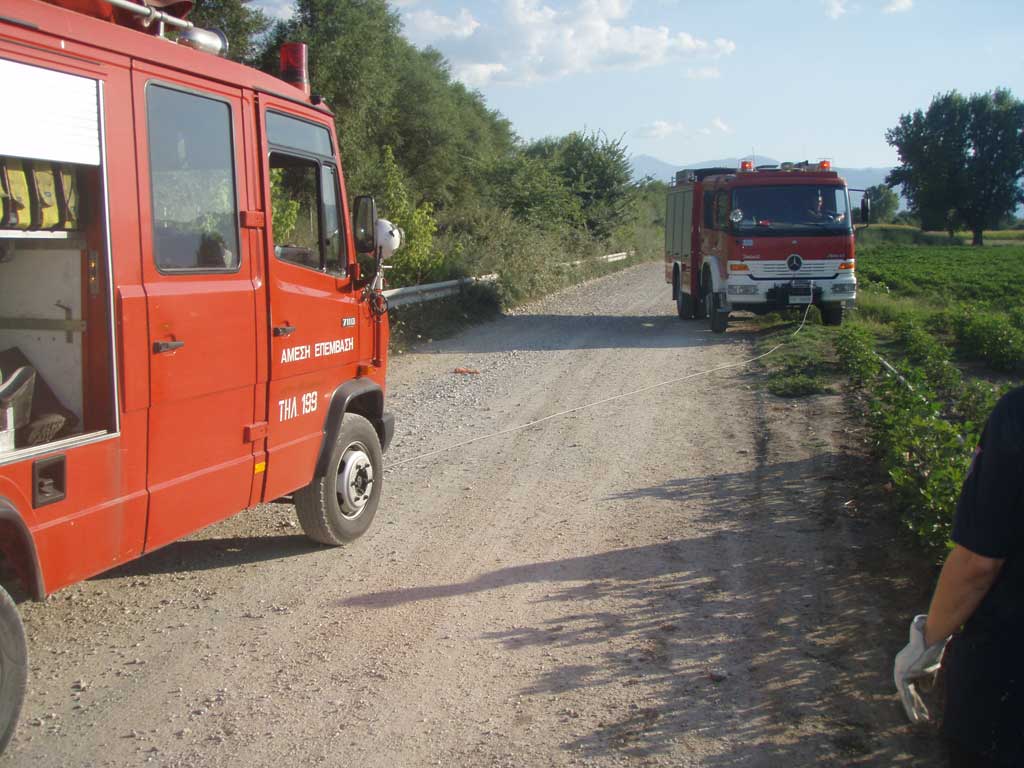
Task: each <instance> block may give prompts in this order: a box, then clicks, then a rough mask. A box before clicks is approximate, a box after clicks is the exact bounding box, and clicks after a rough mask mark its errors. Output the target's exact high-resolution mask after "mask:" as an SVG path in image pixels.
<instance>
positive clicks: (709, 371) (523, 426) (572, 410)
mask: <svg viewBox="0 0 1024 768" xmlns="http://www.w3.org/2000/svg"><path fill="white" fill-rule="evenodd" d="M810 310H811V305H810V304H808V305H807V309H805V310H804V316H803V318H802V319H801V320H800V325H798V326H797V329H796V330H795V331H793V333H791V334H790V335H789V337H788V338H787V339H786V340H785V341H783V342H781V343H780V344H776V345H775V346H774V347H772V348H771V349H769V350H768V351H767V352H763V353H762V354H760V355H757V357H751V358H749V359H748V360H741V361H740V362H737V363H726V364H725V365H718V366H715V367H714V368H708V369H707V370H706V371H697V372H696V373H688V374H686V375H685V376H679V377H677V378H674V379H669V380H668V381H661V382H658V383H657V384H649V385H648V386H646V387H640V389H634V390H633V391H631V392H623V393H622V394H619V395H612V396H611V397H606V398H604V399H602V400H595V401H594V402H592V403H587V404H586V405H578V406H576V407H575V408H569V409H568V410H565V411H559V412H558V413H552V414H550V415H549V416H544V417H543V418H540V419H536V420H534V421H531V422H528V423H526V424H520V425H519V426H516V427H509V428H508V429H502V430H499V431H498V432H492V433H490V434H489V435H481V436H479V437H474V438H470V439H469V440H463V441H462V442H461V443H455V444H454V445H447V446H445V447H444V448H438V449H437V450H434V451H427V452H426V453H421V454H420V455H419V456H412V457H411V458H408V459H402V460H401V461H396V462H394V463H392V464H389V465H388V466H387V467H385V469H384V471H385V472H389V471H391V470H392V469H394V468H395V467H400V466H402V465H403V464H409V463H411V462H414V461H420V460H422V459H428V458H430V457H431V456H437V455H438V454H441V453H447V452H448V451H454V450H455V449H456V448H463V447H465V446H467V445H472V444H473V443H479V442H480V441H482V440H490V439H491V438H494V437H501V436H502V435H509V434H512V433H513V432H521V431H522V430H524V429H529V428H530V427H535V426H537V425H538V424H543V423H544V422H545V421H551V420H552V419H558V418H561V417H562V416H568V415H570V414H573V413H577V412H579V411H583V410H586V409H587V408H594V407H596V406H598V405H604V404H605V403H611V402H613V401H615V400H621V399H623V398H625V397H633V396H634V395H639V394H640V393H642V392H650V391H651V390H652V389H659V388H661V387H667V386H670V385H672V384H678V383H680V382H683V381H689V380H690V379H696V378H699V377H701V376H710V375H711V374H712V373H717V372H719V371H727V370H729V369H731V368H743V367H745V366H747V365H750V364H752V363H756V362H757V361H758V360H763V359H764V358H766V357H768V355H770V354H772V353H773V352H775V351H776V350H778V349H780V348H781V347H784V346H785V345H786V342H787V341H789V339H791V338H793V336H796V335H797V334H798V333H800V331H802V330H803V327H804V325H805V324H806V323H807V314H808V313H809V312H810Z"/></svg>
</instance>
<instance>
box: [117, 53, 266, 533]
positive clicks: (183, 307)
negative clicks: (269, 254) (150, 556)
mask: <svg viewBox="0 0 1024 768" xmlns="http://www.w3.org/2000/svg"><path fill="white" fill-rule="evenodd" d="M133 92H134V105H135V121H136V139H137V147H138V149H137V152H138V167H139V174H138V180H139V212H140V224H141V253H142V279H143V287H144V290H145V294H146V309H147V316H148V322H149V338H148V344H149V348H148V350H147V351H148V356H149V367H150V382H151V383H150V408H149V455H148V461H147V478H148V484H149V491H150V511H149V519H148V525H147V532H146V549H147V550H148V549H152V548H154V547H158V546H160V545H162V544H165V543H167V542H169V541H172V540H174V539H176V538H178V537H180V536H182V535H184V534H186V533H188V532H190V531H193V530H196V529H198V528H200V527H202V526H204V525H207V524H208V523H211V522H214V521H216V520H219V519H221V518H223V517H225V516H227V515H229V514H232V513H234V512H237V511H239V510H241V509H244V508H245V507H246V506H248V504H249V498H250V490H251V488H252V483H253V463H254V462H253V454H252V444H251V443H249V442H247V437H248V436H247V435H246V427H247V426H249V425H251V424H252V423H253V422H254V395H255V385H256V339H255V322H256V321H255V291H256V284H255V281H254V279H253V264H252V259H251V258H249V255H248V254H247V253H245V252H243V251H242V249H241V248H240V243H244V242H246V241H245V240H243V239H242V238H241V237H240V231H239V213H238V212H239V210H245V209H246V207H247V200H246V199H245V198H246V194H247V191H246V189H247V185H246V184H244V183H241V182H240V180H239V178H238V174H239V172H240V169H244V168H245V165H244V156H243V154H242V146H243V142H242V135H243V129H242V121H241V104H242V101H241V93H240V92H239V91H237V90H234V89H231V88H229V87H227V86H220V85H214V84H211V83H209V82H207V81H203V80H200V79H198V78H189V77H185V76H182V75H181V74H180V73H176V72H175V73H171V72H164V71H162V70H160V69H159V68H156V67H150V66H148V65H146V66H144V67H139V66H137V67H136V69H135V72H134V74H133ZM243 172H244V171H243Z"/></svg>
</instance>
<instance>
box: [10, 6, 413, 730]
mask: <svg viewBox="0 0 1024 768" xmlns="http://www.w3.org/2000/svg"><path fill="white" fill-rule="evenodd" d="M90 3H91V4H92V5H95V6H97V7H106V6H105V5H104V1H103V0H54V4H47V3H44V2H40V0H5V3H4V10H3V15H2V16H0V79H2V81H3V82H4V84H5V85H4V97H3V100H4V103H5V109H4V118H3V120H2V121H0V558H2V559H0V566H2V569H3V570H2V572H3V575H4V584H5V586H6V587H11V589H12V591H15V593H16V594H17V593H18V592H20V593H22V594H26V595H28V596H31V597H33V598H35V599H43V598H44V597H45V596H46V595H48V594H50V593H52V592H54V591H55V590H58V589H60V588H62V587H64V586H66V585H69V584H72V583H74V582H76V581H79V580H82V579H86V578H88V577H90V576H92V575H94V574H97V573H99V572H101V571H104V570H107V569H109V568H112V567H114V566H116V565H118V564H120V563H124V562H126V561H128V560H131V559H133V558H136V557H139V556H140V555H142V554H144V553H147V552H150V551H152V550H154V549H156V548H158V547H161V546H164V545H165V544H168V543H170V542H172V541H174V540H176V539H178V538H180V537H182V536H185V535H187V534H189V533H191V532H193V531H196V530H198V529H200V528H202V527H204V526H207V525H209V524H211V523H213V522H216V521H218V520H221V519H223V518H225V517H227V516H229V515H231V514H233V513H235V512H237V511H239V510H242V509H244V508H246V507H250V506H253V505H255V504H257V503H259V502H261V501H268V500H273V499H276V498H279V497H281V496H283V495H286V494H294V500H295V504H296V508H297V511H298V516H299V520H300V522H301V524H302V527H303V529H304V530H305V532H306V533H307V534H308V535H309V536H310V537H312V538H313V539H315V540H316V541H318V542H322V543H325V544H332V545H337V544H340V543H341V542H344V541H347V540H351V539H354V538H356V537H358V536H359V535H360V534H362V533H363V532H364V531H365V530H366V529H367V527H368V526H369V524H370V522H371V520H372V519H373V516H374V512H375V510H376V508H377V505H378V502H379V499H380V494H381V483H382V477H383V472H382V469H383V467H382V452H383V451H384V450H385V449H386V448H387V445H388V442H389V440H390V438H391V434H392V431H393V420H392V418H391V417H390V416H389V414H387V413H386V412H385V410H384V386H385V368H386V360H387V345H388V324H387V317H386V302H385V301H384V300H383V297H382V296H381V295H380V290H379V289H380V288H381V287H382V281H381V280H380V279H379V274H380V272H379V268H380V262H381V261H382V260H383V259H384V258H386V257H387V256H388V255H389V254H388V251H389V250H390V249H391V247H392V246H393V245H394V242H393V238H388V242H387V244H386V247H385V244H383V243H382V247H381V248H380V249H378V248H377V229H378V221H377V220H376V211H375V208H374V206H373V201H372V199H370V198H358V199H357V200H356V201H353V208H354V209H355V210H354V212H353V213H354V215H353V216H352V217H350V207H349V199H348V197H347V195H346V190H345V185H344V183H343V176H342V168H341V163H340V160H339V154H338V142H337V138H336V136H335V131H334V119H333V116H332V114H331V112H330V110H329V109H328V108H327V106H326V105H324V104H322V103H319V100H318V99H317V98H316V97H311V96H310V95H309V91H308V80H307V79H306V77H305V73H304V71H303V69H302V64H303V61H304V56H303V50H304V47H303V48H300V49H296V48H295V47H289V48H288V49H287V50H286V51H283V55H282V59H283V63H284V64H285V65H286V67H285V69H286V70H287V71H288V72H289V73H290V77H289V79H290V82H284V81H282V80H280V79H277V78H274V77H271V76H269V75H266V74H264V73H261V72H257V71H255V70H253V69H250V68H248V67H244V66H242V65H240V64H236V63H234V62H231V61H228V60H226V59H224V58H221V57H219V56H217V55H213V54H212V53H211V51H215V50H216V49H217V45H218V39H219V38H218V36H217V35H215V34H212V33H209V32H206V31H204V30H197V29H195V28H194V27H191V25H188V24H187V22H184V21H182V20H181V19H176V18H173V17H171V16H170V15H169V14H167V13H164V12H159V11H157V10H155V9H154V8H151V7H149V6H145V5H138V6H135V9H134V10H133V9H132V8H131V7H129V6H133V5H135V4H134V3H132V2H131V0H117V2H115V3H113V5H114V6H117V7H118V8H119V9H121V10H119V11H118V12H119V13H128V14H129V15H130V16H131V17H132V18H134V17H136V16H142V17H143V18H142V21H143V22H145V23H146V24H148V25H149V27H150V28H149V29H148V31H147V29H141V28H137V27H132V26H126V25H123V24H117V23H111V21H110V20H108V19H104V18H97V17H96V16H90V15H87V14H85V13H80V12H76V11H75V10H70V9H69V7H60V6H70V7H75V8H78V7H81V6H82V5H86V6H88V5H89V4H90ZM150 5H151V6H157V5H166V3H162V4H161V3H159V2H157V1H156V0H154V2H151V3H150ZM186 5H187V3H186ZM172 27H173V28H175V29H177V32H176V33H175V32H173V31H172V29H171V28H172ZM380 223H381V224H383V223H384V222H383V221H382V222H380ZM384 230H385V232H388V231H389V228H388V227H387V226H385V227H384ZM361 254H366V255H367V257H364V258H361V259H357V256H360V255H361ZM367 258H368V259H369V261H367ZM374 264H375V265H376V267H377V276H376V277H375V276H374V274H373V271H372V266H373V265H374ZM26 669H27V661H26V657H25V642H24V634H23V630H22V628H21V624H20V621H19V619H18V615H17V611H16V609H15V606H14V602H13V601H12V599H11V597H10V595H9V594H8V592H7V591H6V590H3V589H0V749H2V748H3V746H5V745H6V743H7V741H8V740H9V739H10V737H11V735H12V734H13V732H14V728H15V724H16V721H17V715H18V710H19V708H20V704H21V698H22V695H23V691H24V685H25V670H26Z"/></svg>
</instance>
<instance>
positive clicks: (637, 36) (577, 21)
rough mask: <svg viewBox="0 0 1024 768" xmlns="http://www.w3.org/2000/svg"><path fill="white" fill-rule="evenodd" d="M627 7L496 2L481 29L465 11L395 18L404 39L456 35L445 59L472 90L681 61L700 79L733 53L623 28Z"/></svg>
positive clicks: (668, 33) (616, 0)
mask: <svg viewBox="0 0 1024 768" xmlns="http://www.w3.org/2000/svg"><path fill="white" fill-rule="evenodd" d="M632 8H633V2H632V0H572V2H566V3H561V4H558V5H556V4H555V3H554V0H550V4H549V2H546V1H545V0H503V3H502V9H501V18H500V19H499V20H498V21H495V22H494V23H489V24H484V25H481V24H479V23H478V22H477V21H476V19H474V18H473V17H472V16H471V15H469V14H468V12H463V13H465V15H463V14H462V13H460V14H459V15H457V16H455V17H453V18H449V19H445V17H441V16H438V15H437V14H433V13H431V12H428V11H423V10H415V11H407V12H405V13H404V14H403V18H404V20H405V22H406V26H407V28H408V29H410V34H411V35H412V31H413V29H414V28H415V30H416V32H415V34H416V35H418V36H419V39H425V38H426V37H427V36H428V34H435V35H436V34H437V33H439V32H446V33H447V34H448V36H449V38H453V39H454V38H456V35H455V34H454V32H455V30H456V29H458V30H461V32H462V37H461V38H457V39H454V40H453V42H452V43H450V44H449V45H447V46H446V48H445V53H446V55H447V56H448V57H449V59H450V60H451V61H452V64H453V70H454V71H455V72H456V73H465V76H466V77H471V78H473V81H472V85H474V86H477V87H479V86H483V85H486V84H487V83H488V82H494V81H498V82H507V83H530V82H536V81H539V80H548V79H553V78H558V77H566V76H570V75H576V74H587V73H591V72H602V71H611V70H627V71H638V70H643V69H648V68H651V67H658V66H662V65H664V64H667V63H670V62H674V61H678V60H686V59H690V60H692V61H693V62H694V64H693V66H692V67H691V68H690V69H689V70H687V73H688V74H687V76H688V77H691V78H693V79H707V78H712V77H717V76H718V71H717V69H715V68H714V67H713V66H712V65H711V63H712V62H714V61H716V60H717V59H720V58H722V57H723V56H728V55H730V54H732V53H733V52H734V51H735V50H736V44H735V43H734V42H733V41H732V40H728V39H726V38H724V37H717V38H714V39H711V40H707V39H703V38H697V37H694V36H693V35H691V34H690V33H688V32H684V31H680V30H672V29H669V28H668V27H666V26H643V25H639V24H630V23H629V19H630V15H631V13H632ZM420 14H422V15H420ZM439 20H444V22H447V23H442V22H441V21H439ZM415 39H416V38H415V37H414V40H415ZM498 64H500V65H502V66H497V65H498ZM459 76H460V77H463V75H462V74H460V75H459ZM466 82H467V84H468V83H469V82H470V81H469V80H466Z"/></svg>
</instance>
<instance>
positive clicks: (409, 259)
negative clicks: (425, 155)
mask: <svg viewBox="0 0 1024 768" xmlns="http://www.w3.org/2000/svg"><path fill="white" fill-rule="evenodd" d="M382 168H383V174H384V191H383V193H382V195H381V200H380V204H381V215H382V216H384V217H385V218H387V219H388V220H389V221H390V222H391V223H392V224H395V225H396V226H398V227H399V228H400V229H401V230H402V231H403V232H404V235H405V237H404V238H403V239H404V241H405V242H404V243H402V247H401V248H399V249H398V251H396V252H395V256H394V260H393V262H392V267H394V272H393V273H392V279H393V280H394V281H395V282H396V283H397V284H399V285H410V284H416V283H423V282H428V281H429V280H431V279H434V278H437V277H440V274H439V273H440V270H441V267H442V265H443V263H444V258H443V255H442V254H440V253H438V252H437V251H436V250H435V248H434V235H435V233H436V232H437V221H436V220H435V219H434V207H433V205H432V204H431V203H429V202H423V203H420V204H419V205H416V206H414V205H413V203H412V200H411V199H410V196H409V192H408V189H407V188H406V184H405V179H404V178H403V175H402V170H401V169H400V168H399V167H398V163H396V162H395V156H394V153H393V152H392V151H391V147H384V158H383V162H382Z"/></svg>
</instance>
